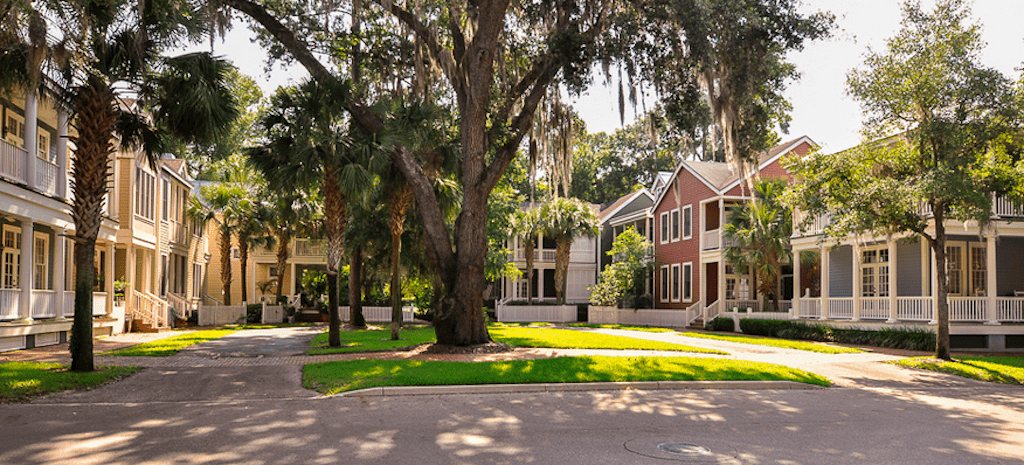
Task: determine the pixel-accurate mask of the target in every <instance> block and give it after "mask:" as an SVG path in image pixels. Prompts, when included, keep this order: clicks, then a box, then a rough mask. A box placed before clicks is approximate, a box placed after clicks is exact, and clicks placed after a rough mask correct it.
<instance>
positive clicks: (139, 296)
mask: <svg viewBox="0 0 1024 465" xmlns="http://www.w3.org/2000/svg"><path fill="white" fill-rule="evenodd" d="M126 292H129V293H130V294H131V296H130V298H129V302H130V306H129V307H128V308H127V309H126V312H128V313H129V314H130V315H131V316H132V317H133V319H134V318H137V319H139V320H142V322H143V323H146V324H149V325H151V326H153V327H154V328H156V327H163V326H167V309H166V303H165V302H164V301H162V300H160V299H158V298H157V297H156V296H154V295H152V294H149V293H148V292H139V291H136V290H134V289H132V288H127V289H126Z"/></svg>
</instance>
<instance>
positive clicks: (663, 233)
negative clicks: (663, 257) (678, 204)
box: [658, 212, 671, 244]
mask: <svg viewBox="0 0 1024 465" xmlns="http://www.w3.org/2000/svg"><path fill="white" fill-rule="evenodd" d="M660 220H661V221H660V223H661V224H660V226H661V227H660V228H658V234H659V237H658V242H659V243H661V244H668V234H669V231H671V228H669V225H668V212H661V217H660Z"/></svg>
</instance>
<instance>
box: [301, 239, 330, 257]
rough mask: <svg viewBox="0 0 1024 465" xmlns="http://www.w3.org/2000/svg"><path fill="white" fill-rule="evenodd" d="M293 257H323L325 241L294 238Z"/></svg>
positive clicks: (325, 249)
mask: <svg viewBox="0 0 1024 465" xmlns="http://www.w3.org/2000/svg"><path fill="white" fill-rule="evenodd" d="M294 247H295V249H294V250H293V251H292V256H293V257H325V256H327V241H321V240H311V239H296V240H295V246H294Z"/></svg>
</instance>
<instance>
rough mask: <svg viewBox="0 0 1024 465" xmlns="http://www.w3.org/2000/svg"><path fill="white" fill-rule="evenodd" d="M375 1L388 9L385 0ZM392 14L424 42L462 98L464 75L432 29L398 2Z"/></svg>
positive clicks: (392, 7)
mask: <svg viewBox="0 0 1024 465" xmlns="http://www.w3.org/2000/svg"><path fill="white" fill-rule="evenodd" d="M373 1H374V2H376V3H377V4H378V5H380V6H381V7H383V8H387V6H386V5H385V4H384V2H383V0H373ZM391 14H392V15H394V16H395V18H397V19H398V20H399V21H401V22H403V23H405V25H406V26H408V27H409V28H410V29H412V31H413V32H414V33H415V34H416V37H417V38H419V39H420V40H421V41H423V44H424V45H425V46H426V47H427V50H428V51H429V52H430V56H431V57H432V58H433V59H434V61H436V62H437V63H440V64H441V70H442V71H444V74H445V76H447V77H448V81H449V82H450V83H451V84H452V87H453V88H454V89H455V93H456V94H457V95H460V96H461V95H463V94H464V93H465V85H466V83H465V80H464V79H462V78H461V76H462V75H461V74H460V73H458V72H456V67H455V61H454V58H452V57H449V56H447V55H445V53H444V52H445V49H444V48H443V47H441V44H440V43H439V42H438V39H437V36H436V35H435V34H434V33H432V32H431V31H430V28H429V27H427V25H426V24H423V23H422V22H420V20H419V19H417V18H416V16H415V15H414V14H412V13H411V12H409V11H408V10H405V9H403V8H402V7H400V6H398V3H397V2H391ZM451 27H453V28H455V27H457V26H456V25H454V24H453V25H452V26H451ZM453 35H454V34H453ZM458 37H462V34H461V32H460V33H459V34H458Z"/></svg>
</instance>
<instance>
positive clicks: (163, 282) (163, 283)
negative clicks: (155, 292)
mask: <svg viewBox="0 0 1024 465" xmlns="http://www.w3.org/2000/svg"><path fill="white" fill-rule="evenodd" d="M167 279H168V276H167V255H161V256H160V297H166V296H167Z"/></svg>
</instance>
